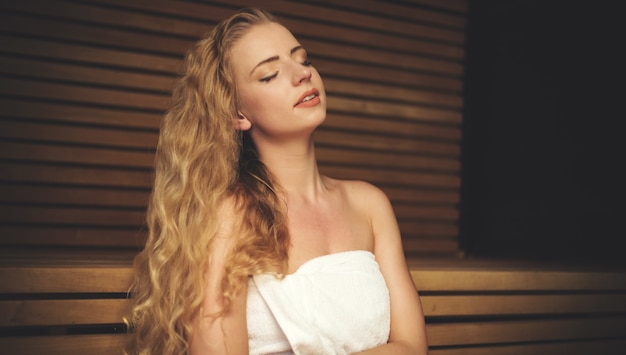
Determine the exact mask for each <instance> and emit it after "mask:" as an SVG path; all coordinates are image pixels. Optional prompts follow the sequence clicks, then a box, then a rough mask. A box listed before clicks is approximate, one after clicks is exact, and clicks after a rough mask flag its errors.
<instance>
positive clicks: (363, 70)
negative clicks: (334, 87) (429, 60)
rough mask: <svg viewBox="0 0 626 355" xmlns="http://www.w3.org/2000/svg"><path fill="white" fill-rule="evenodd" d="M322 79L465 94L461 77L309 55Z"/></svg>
mask: <svg viewBox="0 0 626 355" xmlns="http://www.w3.org/2000/svg"><path fill="white" fill-rule="evenodd" d="M309 55H310V58H311V59H312V61H313V65H314V66H315V67H316V68H317V69H318V71H319V72H320V74H321V75H322V78H329V77H336V78H358V79H360V80H362V81H373V82H377V83H383V84H391V85H404V86H407V87H415V88H423V89H433V90H441V91H446V92H451V93H456V94H459V93H461V92H462V90H463V81H462V78H461V77H455V76H444V75H436V74H433V73H424V72H417V71H411V70H405V69H402V68H396V67H393V66H390V65H389V63H387V65H369V64H365V63H359V62H355V61H336V60H332V59H330V58H324V57H318V56H315V55H314V53H309Z"/></svg>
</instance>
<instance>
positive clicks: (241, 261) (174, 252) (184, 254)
mask: <svg viewBox="0 0 626 355" xmlns="http://www.w3.org/2000/svg"><path fill="white" fill-rule="evenodd" d="M269 22H276V20H275V19H274V17H273V16H272V15H271V14H269V13H267V12H265V11H263V10H258V9H244V10H241V11H239V12H237V13H236V14H235V15H233V16H232V17H231V18H229V19H227V20H224V21H222V22H221V23H219V24H218V25H217V26H216V27H215V28H213V30H212V31H211V32H210V33H209V34H208V35H207V36H206V37H205V38H203V39H201V40H200V41H198V42H196V43H195V44H194V45H193V46H192V48H191V49H190V50H189V52H188V53H187V55H186V58H185V62H184V75H183V76H182V78H181V79H180V80H179V82H178V84H177V86H176V88H175V89H174V92H173V104H172V107H171V108H170V110H169V111H168V112H167V113H166V115H165V118H164V120H163V124H162V127H161V132H160V136H159V142H158V145H157V150H156V155H155V181H154V188H153V191H152V194H151V197H150V202H149V205H148V211H147V224H148V238H147V241H146V244H145V247H144V249H143V251H142V252H141V253H139V254H138V255H137V257H136V258H135V280H134V283H133V285H132V288H131V294H132V297H133V301H134V306H133V309H132V315H131V317H130V322H129V323H130V327H131V329H132V331H133V333H134V336H133V340H132V344H131V345H130V346H129V351H130V352H131V353H133V354H185V353H187V346H188V343H187V341H188V336H189V334H190V331H191V325H192V320H193V318H194V315H195V314H197V312H198V311H199V309H200V307H201V306H202V301H203V296H204V291H205V290H204V285H205V282H206V281H205V280H204V277H205V270H206V267H207V265H208V255H209V250H210V247H211V242H212V240H213V238H214V236H215V234H216V232H217V230H218V227H219V223H220V221H219V220H218V218H217V210H218V208H219V206H220V203H222V202H223V201H224V200H226V199H232V201H235V209H236V211H237V216H236V218H239V219H238V220H237V223H235V224H236V225H237V230H236V231H235V232H236V234H237V235H236V236H233V237H235V238H236V243H235V246H234V248H233V251H232V252H231V255H230V256H229V259H228V261H227V263H226V275H225V277H224V279H223V280H221V284H222V291H223V295H224V299H225V306H224V311H225V310H226V309H227V308H228V307H229V306H230V302H231V301H232V299H233V298H234V296H235V295H236V294H237V292H239V291H240V290H241V288H242V287H243V285H244V282H247V278H248V276H250V275H253V274H256V273H261V272H265V271H269V270H279V271H282V270H284V268H285V265H286V259H287V247H288V243H289V236H288V232H287V228H286V222H285V213H284V210H283V207H284V206H283V205H282V204H281V201H280V199H279V198H278V196H277V195H276V193H275V189H276V188H277V184H276V183H275V182H273V179H272V177H271V176H270V174H269V172H268V171H267V169H266V168H265V166H264V165H263V163H262V162H261V161H260V160H259V159H258V156H257V153H256V149H255V147H254V142H253V141H252V139H251V138H250V136H249V134H248V133H247V132H240V131H237V130H235V127H234V125H233V118H235V117H236V113H237V107H236V96H237V95H236V87H235V84H234V78H233V70H232V66H231V63H230V58H229V55H230V50H231V49H232V47H233V45H234V44H235V43H236V42H237V41H238V40H239V39H240V38H241V37H242V36H243V35H244V34H245V33H247V31H249V30H250V28H251V27H252V26H255V25H258V24H264V23H269Z"/></svg>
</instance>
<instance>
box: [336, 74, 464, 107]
mask: <svg viewBox="0 0 626 355" xmlns="http://www.w3.org/2000/svg"><path fill="white" fill-rule="evenodd" d="M324 87H325V88H326V93H327V95H329V96H335V95H337V96H341V95H350V96H355V95H359V96H363V97H364V98H372V99H375V100H378V101H383V100H385V99H387V100H390V101H404V102H407V103H413V104H417V103H422V104H427V105H430V106H440V107H444V108H452V109H462V108H463V97H462V96H461V95H459V94H450V93H439V92H434V91H428V90H418V89H413V88H406V87H400V86H397V85H380V84H370V83H363V82H358V81H354V80H350V81H349V80H340V79H335V78H332V77H331V78H326V79H324Z"/></svg>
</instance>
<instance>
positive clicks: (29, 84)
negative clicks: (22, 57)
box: [0, 77, 169, 112]
mask: <svg viewBox="0 0 626 355" xmlns="http://www.w3.org/2000/svg"><path fill="white" fill-rule="evenodd" d="M0 94H3V95H15V96H21V97H29V98H39V99H43V98H45V99H48V100H59V101H64V102H74V103H81V104H94V105H107V106H115V107H123V108H127V109H133V110H147V111H151V112H159V111H162V112H164V111H165V110H166V108H167V106H168V104H169V98H168V97H167V96H166V95H163V94H148V93H137V92H131V91H127V92H124V91H121V90H112V89H103V88H96V87H85V86H76V85H68V84H59V83H50V82H41V81H35V80H26V79H13V78H7V77H0Z"/></svg>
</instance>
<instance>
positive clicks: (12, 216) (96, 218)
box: [0, 205, 145, 228]
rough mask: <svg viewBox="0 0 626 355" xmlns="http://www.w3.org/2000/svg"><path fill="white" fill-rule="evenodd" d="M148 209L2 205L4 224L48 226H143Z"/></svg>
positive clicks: (0, 206) (1, 215)
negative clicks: (145, 210)
mask: <svg viewBox="0 0 626 355" xmlns="http://www.w3.org/2000/svg"><path fill="white" fill-rule="evenodd" d="M144 220H145V212H144V211H143V208H142V209H140V211H133V210H122V209H112V208H109V209H107V208H68V207H60V206H50V207H48V206H45V207H42V206H20V205H12V206H7V205H0V223H19V224H29V223H33V224H46V225H67V224H75V225H83V226H89V225H95V226H108V227H131V226H136V227H137V228H139V227H141V226H142V225H143V222H144Z"/></svg>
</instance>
